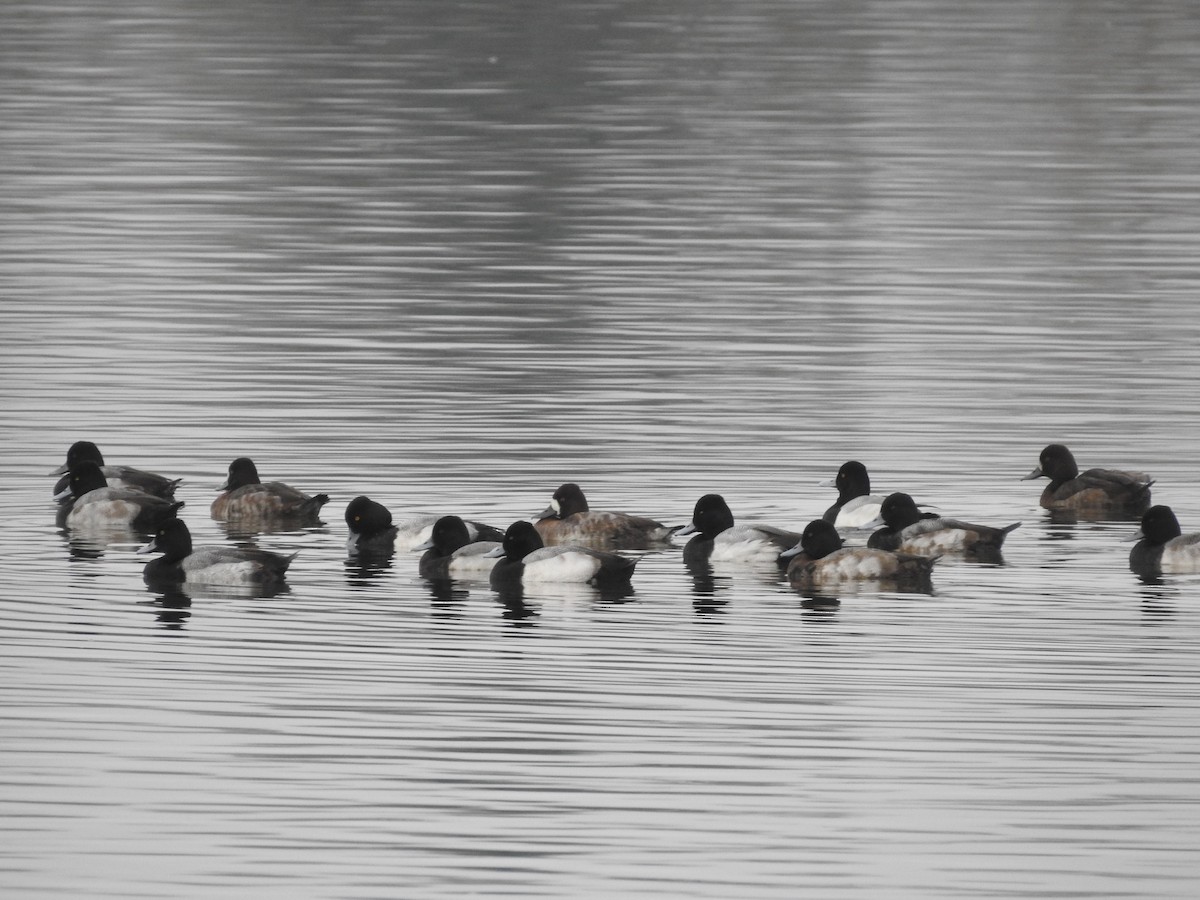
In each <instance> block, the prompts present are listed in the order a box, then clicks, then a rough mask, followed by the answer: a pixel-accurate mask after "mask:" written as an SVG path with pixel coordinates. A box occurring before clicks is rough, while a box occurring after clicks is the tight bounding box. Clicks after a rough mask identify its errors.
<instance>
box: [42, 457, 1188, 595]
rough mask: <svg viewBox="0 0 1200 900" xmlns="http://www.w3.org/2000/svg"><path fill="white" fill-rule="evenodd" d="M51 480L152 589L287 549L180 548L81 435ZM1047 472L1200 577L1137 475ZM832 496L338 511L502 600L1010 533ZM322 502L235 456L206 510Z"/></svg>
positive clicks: (248, 574)
mask: <svg viewBox="0 0 1200 900" xmlns="http://www.w3.org/2000/svg"><path fill="white" fill-rule="evenodd" d="M50 474H52V475H62V476H63V477H62V478H61V479H60V481H59V483H58V485H57V486H56V488H55V499H57V500H58V501H59V508H58V514H57V522H58V525H59V527H62V528H66V529H71V530H74V529H80V530H86V529H88V528H93V527H98V526H109V525H122V526H127V527H130V528H132V529H133V530H135V531H140V532H143V533H149V534H153V538H152V539H151V540H150V542H149V543H148V544H146V545H145V546H144V547H142V548H141V549H140V550H139V551H138V552H139V553H157V554H160V555H159V556H158V557H156V558H155V559H152V560H151V561H149V562H148V563H147V564H146V568H145V579H146V581H147V583H148V584H152V585H160V584H166V585H182V584H195V585H211V586H229V585H250V586H256V587H260V588H271V587H278V586H280V585H282V584H283V583H284V581H285V578H286V573H287V570H288V566H289V565H290V564H291V562H292V560H293V559H294V558H295V555H296V554H291V555H290V556H285V555H282V554H279V553H275V552H272V551H268V550H260V549H247V548H243V547H235V546H201V547H196V546H193V544H192V536H191V532H190V531H189V530H188V527H187V524H186V523H185V522H184V521H183V520H182V519H180V518H179V517H178V512H179V509H180V508H181V507H182V506H183V503H182V502H179V501H176V500H175V499H174V493H175V489H176V487H177V486H178V485H179V479H170V478H166V477H164V476H162V475H157V474H154V473H151V472H145V471H142V470H140V469H135V468H131V467H128V466H110V465H106V464H105V462H104V458H103V456H102V455H101V453H100V450H99V449H98V448H97V446H96V445H95V444H94V443H92V442H90V441H79V442H77V443H75V444H74V445H72V446H71V448H70V449H69V450H68V452H67V461H66V463H64V464H63V465H62V466H60V467H59V468H57V469H55V470H54V471H53V472H52V473H50ZM1041 477H1045V478H1048V479H1049V480H1050V481H1049V484H1048V485H1047V486H1046V488H1045V490H1043V491H1042V495H1041V505H1042V506H1043V507H1044V508H1046V509H1049V510H1056V511H1066V512H1069V513H1072V514H1075V515H1084V516H1093V517H1103V518H1126V517H1128V518H1133V517H1140V519H1141V528H1140V529H1139V530H1138V531H1137V532H1136V533H1135V534H1133V535H1132V536H1130V538H1129V540H1136V541H1137V543H1136V544H1135V545H1134V547H1133V549H1132V551H1131V553H1130V557H1129V563H1130V567H1131V568H1132V569H1134V570H1135V571H1136V572H1138V573H1139V574H1149V575H1152V576H1153V575H1158V574H1161V573H1173V574H1181V573H1197V572H1200V533H1194V534H1186V535H1185V534H1183V533H1182V531H1181V529H1180V526H1179V522H1178V520H1177V519H1176V517H1175V514H1174V513H1173V512H1172V511H1171V509H1170V507H1168V506H1161V505H1159V506H1151V505H1150V487H1151V485H1152V484H1153V481H1152V479H1150V477H1149V476H1147V475H1145V474H1143V473H1140V472H1127V471H1121V470H1116V469H1088V470H1086V471H1083V472H1080V471H1079V467H1078V466H1077V465H1076V463H1075V458H1074V456H1073V455H1072V454H1071V451H1070V450H1068V449H1067V448H1066V447H1065V446H1063V445H1062V444H1050V445H1049V446H1047V447H1046V448H1045V449H1044V450H1042V452H1041V455H1040V456H1039V460H1038V466H1037V467H1036V468H1035V469H1034V470H1033V471H1032V472H1030V473H1029V474H1028V475H1027V476H1025V478H1026V479H1033V478H1041ZM826 484H827V485H828V486H831V487H836V488H837V490H838V498H837V502H836V503H834V504H833V505H832V506H830V507H829V509H827V510H826V511H825V514H824V515H823V516H822V517H821V518H819V519H815V520H813V521H811V522H809V523H808V525H807V526H806V527H805V528H804V530H803V531H802V532H800V533H797V532H794V531H789V530H787V529H783V528H776V527H774V526H770V525H762V524H744V523H740V522H735V520H734V516H733V512H732V511H731V510H730V508H729V505H728V504H727V503H726V502H725V500H724V498H722V497H721V496H720V495H719V494H705V495H704V496H703V497H701V498H700V499H699V500H698V501H697V502H696V506H695V510H694V512H693V514H692V520H691V522H689V523H687V524H686V525H683V526H669V525H664V524H663V523H661V522H658V521H656V520H654V519H651V518H647V517H644V516H634V515H627V514H625V513H619V512H605V511H600V510H594V509H591V508H590V507H589V506H588V502H587V499H586V498H585V497H584V494H583V491H582V490H581V489H580V488H579V486H578V485H577V484H573V483H568V484H564V485H562V486H561V487H560V488H558V490H556V491H555V492H554V494H553V496H552V497H551V501H550V505H549V506H548V507H547V508H546V509H545V510H544V511H542V512H541V513H540V514H539V515H538V516H536V517H535V519H534V520H532V521H530V520H520V521H517V522H513V523H512V524H511V525H510V526H508V528H507V529H506V530H503V531H501V530H500V529H498V528H495V527H493V526H490V525H487V524H484V523H481V522H476V521H473V520H470V519H463V518H460V517H459V516H455V515H446V516H432V515H422V516H414V517H411V518H408V519H405V520H403V521H395V520H393V518H392V514H391V511H390V510H388V509H387V507H385V506H383V505H382V504H380V503H378V502H376V501H374V500H371V499H370V498H368V497H365V496H360V497H355V498H354V499H353V500H351V501H350V502H349V504H348V505H347V506H346V512H345V519H346V525H347V527H348V528H349V532H350V533H349V538H348V542H347V550H348V552H349V554H350V555H351V556H358V557H363V558H370V557H373V556H374V557H379V556H384V555H390V554H392V553H393V552H395V551H396V550H410V551H423V554H422V556H421V557H420V562H419V564H418V569H419V572H420V574H421V576H422V577H424V578H427V579H430V580H442V579H449V580H469V581H480V580H486V581H487V582H488V583H489V584H490V585H491V587H492V588H494V589H497V590H504V589H506V588H511V587H513V586H520V585H525V584H535V583H543V584H544V583H587V584H592V585H595V586H597V587H599V588H620V587H621V586H626V587H627V586H628V585H629V581H630V579H631V577H632V576H633V572H634V568H635V566H636V565H637V558H636V557H631V556H623V555H621V554H620V553H618V552H614V551H619V550H647V549H654V548H659V547H664V546H667V545H669V544H670V543H671V542H672V541H673V540H674V539H676V538H681V537H688V538H689V540H688V542H687V543H686V545H685V546H684V548H683V558H684V562H685V563H686V564H687V565H688V566H689V567H694V566H697V565H701V566H703V565H706V564H708V563H712V562H727V561H747V562H763V563H767V564H770V563H774V564H776V565H778V567H779V569H780V571H781V572H782V573H783V574H784V575H785V576H786V578H787V580H788V582H789V583H790V584H791V585H792V586H793V587H796V588H800V589H808V590H820V589H836V588H837V587H838V586H839V585H848V584H851V583H861V582H874V583H879V584H881V585H884V586H886V587H894V588H896V589H912V590H923V589H924V590H927V589H928V588H929V585H930V578H931V573H932V571H933V567H934V564H935V563H936V562H937V560H938V559H940V558H941V557H942V556H944V555H947V554H956V555H961V556H964V557H966V558H970V559H979V560H988V559H999V553H1000V549H1001V547H1002V545H1003V544H1004V539H1005V538H1006V537H1007V536H1008V534H1009V533H1010V532H1011V531H1012V530H1013V529H1015V528H1017V527H1018V526H1019V525H1020V524H1021V523H1019V522H1015V523H1013V524H1011V525H1007V526H1004V527H1001V528H994V527H990V526H987V525H974V524H971V523H969V522H964V521H961V520H958V519H953V518H949V517H945V516H941V515H938V514H937V513H934V512H928V511H923V510H922V509H921V507H920V506H919V505H918V504H917V503H916V502H915V501H914V500H913V498H912V497H911V496H909V495H908V494H904V493H892V494H889V495H887V496H878V495H874V494H872V493H871V483H870V477H869V475H868V473H867V469H866V467H865V466H864V465H863V464H862V463H860V462H857V461H850V462H847V463H846V464H845V465H843V466H842V467H841V468H840V469H839V471H838V473H837V477H836V478H835V479H834V480H833V481H832V482H827V483H826ZM328 502H329V495H328V494H312V495H310V494H306V493H304V492H303V491H300V490H297V489H296V488H294V487H291V486H289V485H287V484H284V483H283V482H279V481H268V482H263V481H262V480H261V479H260V478H259V475H258V470H257V468H256V467H255V465H254V463H253V462H252V461H251V460H250V459H248V458H246V457H239V458H238V459H235V460H234V461H233V462H232V463H230V465H229V477H228V479H227V481H226V482H225V484H224V485H223V486H222V487H221V488H220V494H219V496H218V497H217V498H216V500H214V501H213V503H212V507H211V514H212V517H213V518H214V519H217V520H220V521H224V522H227V523H230V524H232V525H238V526H241V527H250V528H254V527H258V528H274V529H279V528H295V527H303V526H306V525H313V524H319V522H320V520H319V514H320V511H321V508H322V507H323V506H324V505H325V504H326V503H328ZM868 530H870V531H871V533H870V536H869V537H868V539H867V541H866V545H865V546H852V547H847V546H845V543H844V540H843V538H842V536H841V534H840V533H839V531H846V532H849V531H855V532H863V531H868Z"/></svg>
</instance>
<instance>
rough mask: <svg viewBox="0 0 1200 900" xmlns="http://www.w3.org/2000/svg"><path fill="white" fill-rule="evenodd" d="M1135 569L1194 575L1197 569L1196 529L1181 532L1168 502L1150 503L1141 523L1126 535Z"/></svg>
mask: <svg viewBox="0 0 1200 900" xmlns="http://www.w3.org/2000/svg"><path fill="white" fill-rule="evenodd" d="M1129 540H1131V541H1137V543H1136V544H1135V545H1134V547H1133V549H1132V550H1131V551H1130V552H1129V568H1131V569H1133V570H1134V571H1135V572H1163V573H1166V574H1169V575H1194V574H1196V573H1198V572H1200V532H1194V533H1192V534H1184V533H1183V529H1182V528H1180V527H1179V519H1177V518H1176V517H1175V513H1174V512H1173V511H1172V509H1171V507H1169V506H1161V505H1159V506H1152V507H1150V508H1149V509H1148V510H1146V511H1145V512H1144V513H1143V514H1142V527H1141V528H1139V529H1138V530H1137V531H1136V532H1134V534H1133V535H1132V536H1131V537H1130V538H1129Z"/></svg>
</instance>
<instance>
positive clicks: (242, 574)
mask: <svg viewBox="0 0 1200 900" xmlns="http://www.w3.org/2000/svg"><path fill="white" fill-rule="evenodd" d="M137 552H138V553H161V554H162V556H160V557H158V558H157V559H152V560H150V562H148V563H146V568H145V569H144V570H143V577H144V578H145V580H146V583H147V584H154V583H160V582H162V583H165V582H170V583H180V582H184V583H191V584H208V585H226V586H240V585H248V586H258V587H277V586H279V585H281V584H282V583H283V581H284V577H285V575H286V574H287V570H288V566H290V565H291V564H292V560H293V559H295V558H296V555H297V554H296V553H292V554H291V555H289V556H284V555H283V554H280V553H273V552H272V551H270V550H256V549H246V548H242V547H223V546H213V547H193V546H192V533H191V531H190V530H189V529H188V526H187V523H186V522H184V521H183V520H182V519H172V520H171V521H169V522H165V523H163V524H162V525H160V526H159V527H158V529H157V531H155V533H154V537H152V538H151V539H150V542H149V543H148V544H146V545H145V546H144V547H141V548H140V549H139V550H138V551H137Z"/></svg>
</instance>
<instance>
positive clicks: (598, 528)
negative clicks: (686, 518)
mask: <svg viewBox="0 0 1200 900" xmlns="http://www.w3.org/2000/svg"><path fill="white" fill-rule="evenodd" d="M534 527H535V528H537V531H538V534H540V535H541V536H542V541H543V542H544V543H545V544H546V545H547V546H553V545H555V544H574V543H581V544H586V545H589V546H597V547H600V548H603V549H608V550H637V549H643V548H645V547H649V546H651V545H653V544H656V543H662V542H664V541H666V540H668V539H669V538H670V537H671V534H672V533H673V532H675V531H676V530H677V529H675V528H671V527H670V526H667V525H664V524H663V523H662V522H656V521H655V520H654V519H650V518H647V517H645V516H631V515H629V514H628V513H622V512H605V511H601V510H595V509H591V508H590V507H589V506H588V502H587V498H586V497H585V496H584V494H583V490H582V489H581V488H580V487H579V485H578V484H576V483H575V482H573V481H569V482H567V483H566V484H563V485H561V486H560V487H559V488H558V490H556V491H555V492H554V494H553V495H552V496H551V497H550V505H549V506H547V507H546V508H545V509H544V510H542V511H541V512H540V513H538V516H537V521H536V522H535V523H534Z"/></svg>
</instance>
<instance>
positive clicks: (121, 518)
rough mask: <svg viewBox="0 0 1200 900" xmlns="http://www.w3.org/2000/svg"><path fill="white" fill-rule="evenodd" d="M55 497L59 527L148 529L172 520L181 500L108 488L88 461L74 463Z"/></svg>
mask: <svg viewBox="0 0 1200 900" xmlns="http://www.w3.org/2000/svg"><path fill="white" fill-rule="evenodd" d="M54 499H56V500H58V501H60V503H59V508H58V514H57V522H58V526H59V527H60V528H83V529H86V528H97V527H103V526H106V525H119V526H127V527H130V528H132V529H134V530H135V531H142V532H149V531H153V530H154V529H156V528H158V526H159V525H161V524H163V523H164V522H166V521H168V520H170V519H174V518H175V517H176V515H177V514H178V512H179V510H180V509H181V508H182V507H183V501H176V500H167V499H164V498H163V497H155V496H154V495H153V494H147V493H146V492H145V491H138V490H134V489H133V488H117V487H109V484H108V479H106V478H105V477H104V472H103V471H102V470H101V469H100V466H98V465H96V463H94V462H89V461H84V462H80V463H77V464H76V465H75V467H74V468H73V469H72V470H71V473H70V476H69V478H68V482H67V487H66V488H65V489H64V490H63V491H61V492H60V493H58V494H55V495H54Z"/></svg>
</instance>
